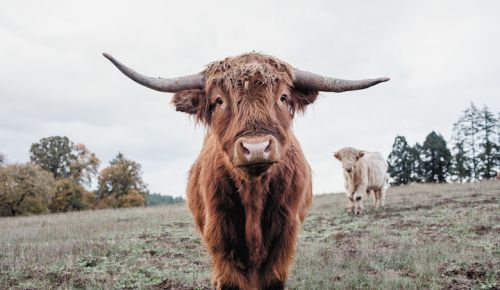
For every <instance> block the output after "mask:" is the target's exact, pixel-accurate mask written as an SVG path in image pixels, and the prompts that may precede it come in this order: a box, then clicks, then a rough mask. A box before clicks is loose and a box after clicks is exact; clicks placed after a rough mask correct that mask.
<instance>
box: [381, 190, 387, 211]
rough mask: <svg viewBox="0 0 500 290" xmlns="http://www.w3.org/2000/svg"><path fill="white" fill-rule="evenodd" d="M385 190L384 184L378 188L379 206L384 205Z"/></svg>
mask: <svg viewBox="0 0 500 290" xmlns="http://www.w3.org/2000/svg"><path fill="white" fill-rule="evenodd" d="M386 191H387V189H386V188H385V186H382V188H380V205H381V206H384V205H385V192H386Z"/></svg>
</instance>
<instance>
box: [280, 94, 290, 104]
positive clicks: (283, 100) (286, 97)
mask: <svg viewBox="0 0 500 290" xmlns="http://www.w3.org/2000/svg"><path fill="white" fill-rule="evenodd" d="M287 99H288V96H287V95H286V94H283V95H281V97H280V101H281V102H283V103H284V102H286V100H287Z"/></svg>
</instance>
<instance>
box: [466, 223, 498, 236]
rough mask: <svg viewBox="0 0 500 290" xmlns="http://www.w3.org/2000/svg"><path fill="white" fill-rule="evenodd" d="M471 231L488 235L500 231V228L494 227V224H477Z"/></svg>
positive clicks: (479, 234) (480, 234)
mask: <svg viewBox="0 0 500 290" xmlns="http://www.w3.org/2000/svg"><path fill="white" fill-rule="evenodd" d="M471 232H473V233H475V234H476V235H478V236H483V235H487V234H489V233H493V232H494V233H496V234H498V233H500V228H496V229H494V228H493V227H492V226H485V225H479V226H475V227H473V228H472V229H471Z"/></svg>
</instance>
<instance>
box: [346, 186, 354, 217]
mask: <svg viewBox="0 0 500 290" xmlns="http://www.w3.org/2000/svg"><path fill="white" fill-rule="evenodd" d="M346 195H347V200H348V201H347V212H348V213H353V212H354V193H351V192H350V191H346Z"/></svg>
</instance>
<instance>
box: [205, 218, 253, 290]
mask: <svg viewBox="0 0 500 290" xmlns="http://www.w3.org/2000/svg"><path fill="white" fill-rule="evenodd" d="M242 225H243V226H242ZM243 231H244V221H243V220H242V218H241V217H240V216H238V214H236V213H232V212H228V213H226V212H218V213H217V214H216V216H211V217H210V218H207V224H206V225H205V229H204V232H203V238H204V240H205V244H206V245H207V247H208V250H209V252H210V254H211V256H212V262H213V265H214V272H213V276H212V284H213V286H214V287H215V288H216V289H217V290H223V289H240V290H245V289H251V288H250V287H249V285H250V284H252V282H253V281H250V278H249V276H248V272H249V271H248V270H249V269H248V266H247V265H248V250H247V247H246V244H245V241H244V239H243V240H242V237H244V232H243Z"/></svg>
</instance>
